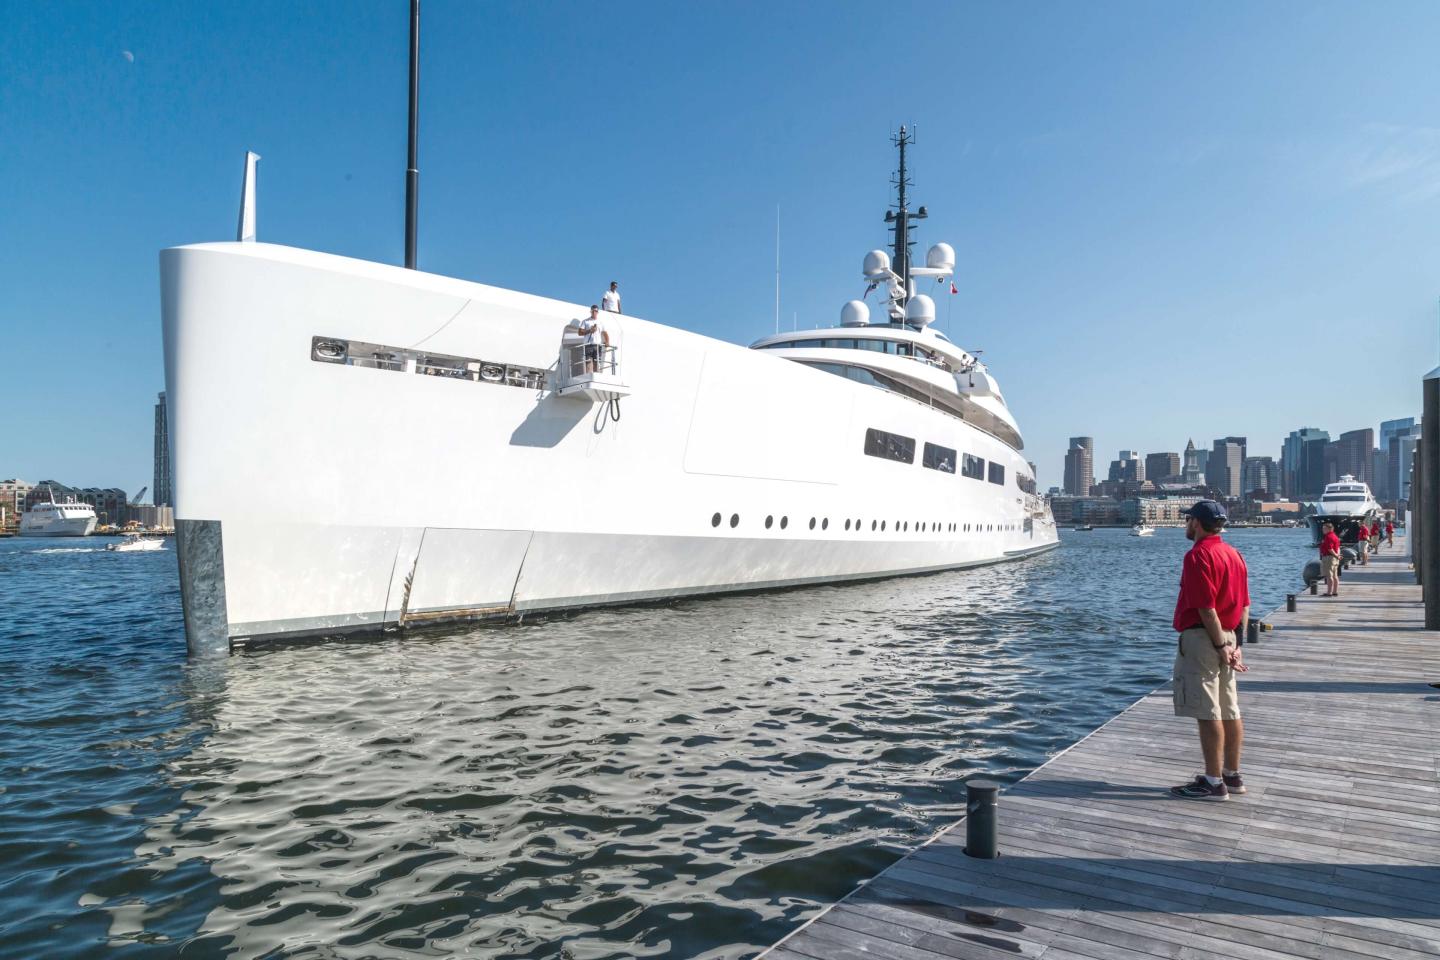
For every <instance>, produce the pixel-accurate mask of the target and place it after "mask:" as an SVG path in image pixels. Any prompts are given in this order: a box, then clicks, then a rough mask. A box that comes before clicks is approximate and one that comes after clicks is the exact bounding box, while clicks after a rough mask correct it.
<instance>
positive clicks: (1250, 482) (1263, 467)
mask: <svg viewBox="0 0 1440 960" xmlns="http://www.w3.org/2000/svg"><path fill="white" fill-rule="evenodd" d="M1276 480H1277V477H1276V476H1275V460H1274V458H1273V457H1246V458H1245V480H1244V482H1243V483H1242V484H1241V486H1242V487H1243V488H1244V494H1245V496H1249V495H1250V494H1252V493H1255V492H1256V491H1259V492H1260V493H1262V494H1264V495H1265V496H1267V497H1269V496H1272V495H1273V494H1275V493H1277V492H1278V490H1277V489H1276V488H1277V486H1278V484H1277V483H1276Z"/></svg>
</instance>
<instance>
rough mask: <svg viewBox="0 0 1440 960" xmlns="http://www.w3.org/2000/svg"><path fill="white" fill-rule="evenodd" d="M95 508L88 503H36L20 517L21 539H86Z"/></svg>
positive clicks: (93, 530) (89, 531) (91, 528)
mask: <svg viewBox="0 0 1440 960" xmlns="http://www.w3.org/2000/svg"><path fill="white" fill-rule="evenodd" d="M94 532H95V508H94V507H92V506H90V504H88V503H54V502H50V503H37V504H35V505H34V506H32V507H31V508H30V509H29V510H26V511H25V512H24V513H23V514H21V516H20V536H22V537H88V536H89V535H90V534H92V533H94Z"/></svg>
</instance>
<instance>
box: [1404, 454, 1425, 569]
mask: <svg viewBox="0 0 1440 960" xmlns="http://www.w3.org/2000/svg"><path fill="white" fill-rule="evenodd" d="M1424 450H1425V440H1424V438H1417V439H1416V441H1415V453H1414V454H1413V455H1412V456H1411V458H1410V516H1409V517H1407V518H1406V523H1405V538H1406V540H1408V541H1409V543H1410V562H1411V564H1412V565H1413V566H1414V568H1415V582H1416V583H1418V584H1420V585H1421V586H1424V584H1425V549H1424V545H1423V544H1422V543H1421V542H1420V527H1421V525H1422V524H1423V522H1424V520H1423V519H1422V518H1423V516H1424V503H1423V501H1422V500H1421V498H1420V492H1421V491H1422V490H1424V489H1425V453H1424Z"/></svg>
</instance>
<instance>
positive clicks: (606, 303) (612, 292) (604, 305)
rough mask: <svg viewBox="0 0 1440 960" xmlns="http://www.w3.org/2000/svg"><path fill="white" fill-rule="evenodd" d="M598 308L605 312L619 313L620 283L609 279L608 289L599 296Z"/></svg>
mask: <svg viewBox="0 0 1440 960" xmlns="http://www.w3.org/2000/svg"><path fill="white" fill-rule="evenodd" d="M600 309H602V310H604V311H605V312H606V313H621V312H622V311H621V309H620V284H618V283H616V282H615V281H614V280H611V281H610V289H609V290H606V291H605V295H604V296H602V297H601V298H600Z"/></svg>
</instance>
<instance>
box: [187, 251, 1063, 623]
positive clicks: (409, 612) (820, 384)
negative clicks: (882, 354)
mask: <svg viewBox="0 0 1440 960" xmlns="http://www.w3.org/2000/svg"><path fill="white" fill-rule="evenodd" d="M161 275H162V301H163V309H164V339H165V351H166V399H167V403H168V404H169V427H170V440H171V456H172V459H173V469H174V477H175V501H176V502H175V509H176V518H177V528H178V530H177V532H178V534H179V538H178V543H177V549H178V556H179V560H180V570H181V581H182V582H181V586H182V595H183V597H184V602H185V608H186V611H185V612H186V623H187V631H188V632H189V633H190V634H191V641H192V645H196V642H197V640H199V641H200V643H199V644H198V645H200V646H210V645H233V644H236V643H245V642H251V641H254V640H258V639H268V638H285V637H298V636H305V635H315V634H322V635H323V634H332V633H345V632H354V631H372V630H381V629H387V628H394V627H412V626H419V625H424V624H428V623H437V622H446V621H452V620H478V619H491V618H509V617H517V616H521V615H524V614H527V613H532V612H543V611H549V610H567V609H574V608H579V607H589V606H599V605H606V604H618V603H631V602H638V601H648V600H658V599H663V598H669V597H680V596H689V595H701V594H713V593H724V592H733V591H743V590H758V589H768V588H776V587H791V586H797V585H802V584H813V583H825V582H838V581H846V580H858V579H872V578H879V577H887V576H894V575H900V574H914V573H924V572H930V571H936V570H945V569H953V568H961V567H968V566H975V565H981V564H989V563H996V562H1001V561H1005V560H1010V559H1019V558H1022V557H1025V556H1029V555H1032V554H1034V553H1037V552H1043V551H1044V550H1046V549H1049V548H1050V547H1053V546H1055V544H1056V542H1057V541H1056V536H1055V527H1054V523H1053V521H1052V520H1051V519H1050V516H1049V513H1048V510H1046V509H1045V508H1044V506H1043V503H1042V502H1040V501H1039V500H1038V498H1036V497H1034V496H1032V495H1030V494H1027V493H1025V492H1023V491H1022V490H1020V489H1019V488H1018V486H1017V480H1016V478H1017V477H1018V475H1019V473H1020V471H1021V470H1022V469H1025V464H1024V459H1023V457H1022V456H1021V454H1020V453H1019V452H1018V451H1016V450H1014V449H1013V448H1011V447H1009V446H1008V445H1006V444H1004V443H1002V442H1001V441H1000V440H998V439H997V438H995V437H993V436H991V435H989V434H986V433H984V432H982V431H980V430H978V429H976V428H975V427H973V426H972V425H970V424H968V423H965V422H963V421H961V420H959V419H957V418H955V417H953V416H948V415H946V414H943V413H940V412H938V411H936V410H935V409H933V408H930V407H927V406H926V405H924V404H922V403H918V402H916V401H914V400H912V399H909V398H907V397H902V396H897V395H894V394H891V393H887V392H885V391H881V390H878V389H875V388H873V387H868V386H864V385H860V384H856V383H853V382H848V381H846V380H844V379H842V378H839V377H835V376H832V375H830V374H828V373H825V372H821V371H817V370H813V369H809V368H806V367H804V366H802V365H801V364H797V363H794V362H793V361H789V360H785V359H783V358H779V357H775V356H770V355H767V353H766V351H752V350H746V349H744V348H741V347H737V346H734V345H732V344H727V343H722V342H720V341H716V340H713V339H710V338H707V337H702V336H699V335H696V334H691V333H687V332H684V331H681V330H677V329H674V328H671V327H666V326H662V325H659V324H653V323H649V322H646V321H644V320H640V319H637V318H633V317H615V318H613V319H612V320H611V322H610V324H609V326H610V327H611V328H612V335H613V337H614V341H615V342H616V343H618V344H619V348H618V349H619V356H620V357H621V361H620V371H619V378H621V379H623V380H624V385H623V388H620V387H616V388H615V390H613V391H612V392H610V393H607V392H606V391H605V390H599V391H594V390H587V391H586V392H584V393H581V394H571V395H568V396H561V395H560V393H559V390H558V389H557V386H558V381H557V377H559V376H560V372H559V368H561V367H562V366H563V365H562V364H560V362H559V360H560V354H559V347H560V343H561V337H562V333H563V330H564V327H565V325H566V324H567V323H568V322H569V321H571V320H574V319H576V318H578V317H580V316H582V315H583V313H584V311H582V309H581V308H580V307H579V306H577V305H574V304H565V303H560V302H557V301H553V300H545V299H542V298H538V297H533V296H528V295H525V294H520V293H515V292H513V291H507V290H501V289H497V288H493V287H487V286H483V285H480V284H474V283H467V282H464V281H458V280H452V279H448V278H443V277H436V276H432V275H427V274H422V273H417V272H415V271H406V270H400V269H398V268H393V267H387V266H382V265H377V264H370V263H363V262H359V261H354V260H348V259H344V258H339V257H331V256H326V255H323V254H316V253H310V252H307V251H299V250H291V249H288V248H283V247H274V246H270V245H265V244H254V243H245V244H205V245H199V246H194V247H182V248H177V249H173V250H167V251H164V253H162V257H161ZM362 343H363V344H365V345H366V349H365V350H364V351H360V349H359V347H358V346H356V345H357V344H362ZM336 344H341V345H344V348H345V349H344V350H342V349H341V348H340V347H337V346H335V345H336ZM372 347H373V348H376V349H371V348H372ZM345 350H348V351H349V353H345ZM377 355H379V356H383V357H385V358H386V359H384V360H380V361H373V362H372V361H371V360H367V359H365V358H366V357H374V356H377ZM357 358H358V359H357ZM417 358H418V359H417ZM436 358H439V359H436ZM367 364H368V365H367ZM432 364H441V365H442V367H441V369H439V371H438V372H439V373H440V374H441V375H437V376H424V375H417V373H423V372H425V371H426V370H434V369H435V368H434V367H433V366H432ZM443 364H453V365H454V367H453V369H452V368H450V367H444V366H443ZM492 371H500V373H498V374H496V375H495V377H494V378H492V379H487V378H488V377H491V374H492ZM527 371H528V372H527ZM622 395H623V396H624V399H623V400H620V401H618V402H617V403H616V404H612V403H610V402H608V397H610V396H622ZM617 405H618V407H619V409H618V410H617V409H616V406H617ZM617 414H618V416H619V418H618V419H616V415H617ZM870 429H878V430H884V431H887V432H890V433H893V434H898V435H903V436H905V437H909V438H912V439H913V440H914V441H915V456H914V461H913V462H911V463H902V462H896V461H891V460H887V459H881V458H878V457H875V456H867V455H865V453H864V450H865V446H866V433H867V430H870ZM925 442H933V443H936V444H941V445H943V446H945V447H947V448H951V449H953V450H959V451H962V452H964V453H969V454H973V455H975V456H978V457H983V458H984V460H985V461H986V462H987V463H993V464H995V465H996V466H997V468H998V469H999V471H1000V473H999V478H1000V479H999V480H998V481H996V482H991V481H992V479H993V478H994V476H995V473H994V471H991V474H990V475H988V476H982V477H979V478H976V477H973V476H961V475H960V474H956V473H946V472H941V471H939V470H933V469H926V468H925V467H923V466H922V456H921V449H922V445H923V443H925ZM952 459H953V458H952ZM202 634H203V635H204V636H203V638H202V637H199V636H198V635H202Z"/></svg>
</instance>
